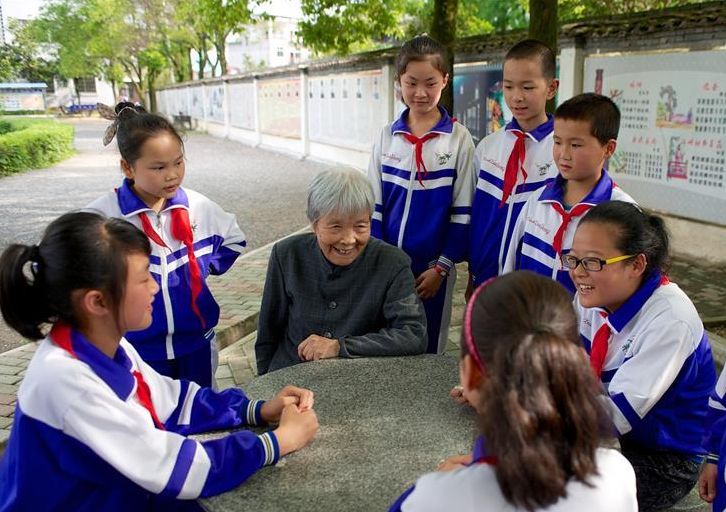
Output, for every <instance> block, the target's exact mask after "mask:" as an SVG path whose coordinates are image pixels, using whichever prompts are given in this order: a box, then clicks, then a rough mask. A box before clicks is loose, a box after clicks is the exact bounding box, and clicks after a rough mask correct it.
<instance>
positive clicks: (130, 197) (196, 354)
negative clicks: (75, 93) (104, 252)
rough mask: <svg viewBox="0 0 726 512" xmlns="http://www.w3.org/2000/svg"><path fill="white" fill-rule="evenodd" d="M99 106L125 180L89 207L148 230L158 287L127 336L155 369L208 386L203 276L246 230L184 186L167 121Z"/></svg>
mask: <svg viewBox="0 0 726 512" xmlns="http://www.w3.org/2000/svg"><path fill="white" fill-rule="evenodd" d="M99 111H100V112H101V114H102V115H103V116H104V117H106V118H107V119H109V120H112V121H113V122H112V124H111V125H110V126H109V127H108V129H107V130H106V133H105V135H104V140H103V142H104V144H108V143H109V142H111V140H112V139H113V137H114V135H115V136H116V141H117V142H118V149H119V153H120V154H121V170H122V171H123V174H124V180H123V182H122V183H121V186H120V187H119V188H117V189H116V190H114V191H111V192H109V193H108V194H106V195H104V196H103V197H101V198H99V199H97V200H96V201H94V202H93V203H91V204H90V205H89V206H88V207H87V209H88V210H90V211H97V212H100V213H102V214H104V215H106V216H108V217H118V218H122V219H126V220H128V221H129V222H131V223H132V224H133V225H135V226H136V227H137V228H139V229H140V230H142V231H143V232H144V233H145V234H146V236H147V237H148V238H149V241H150V243H151V273H152V274H153V276H154V279H155V280H156V282H157V283H158V284H159V286H160V287H161V293H159V294H157V295H156V298H155V299H154V320H153V322H152V324H151V325H150V326H149V327H148V328H147V329H144V330H142V331H140V332H134V333H129V341H130V342H131V343H132V344H133V345H134V347H136V349H137V350H138V351H139V353H140V354H141V357H143V358H144V360H145V361H146V362H148V363H149V364H150V365H151V366H152V367H153V368H154V369H155V370H156V371H158V372H159V373H161V374H163V375H167V376H169V377H172V378H174V379H187V380H192V381H194V382H196V383H197V384H199V385H200V386H212V385H213V384H214V374H215V371H216V368H217V348H216V339H215V335H214V327H215V326H216V325H217V322H218V321H219V305H218V304H217V302H216V301H215V300H214V297H213V296H212V293H211V291H210V290H209V287H208V286H207V283H206V279H207V276H209V275H210V274H213V275H219V274H223V273H224V272H226V271H227V269H229V268H230V267H231V266H232V264H233V263H234V262H235V260H236V259H237V257H238V256H239V255H240V253H241V252H242V251H243V249H244V247H245V245H246V242H245V235H244V233H242V231H241V230H240V228H239V226H238V225H237V221H236V219H235V217H234V215H232V214H230V213H226V212H224V211H223V210H222V208H220V207H219V205H217V204H216V203H214V202H213V201H211V200H210V199H208V198H207V197H205V196H203V195H201V194H199V193H197V192H195V191H193V190H190V189H186V188H183V187H182V182H183V180H184V174H185V155H184V144H183V142H182V139H181V137H180V136H179V134H178V133H177V131H176V129H175V128H174V126H172V125H171V124H170V123H169V121H167V120H166V119H164V118H163V117H160V116H157V115H155V114H150V113H148V112H146V111H145V110H144V109H143V108H142V107H140V106H138V105H134V104H132V103H125V102H123V103H119V104H118V105H116V108H115V110H112V109H110V108H109V107H106V106H105V105H99Z"/></svg>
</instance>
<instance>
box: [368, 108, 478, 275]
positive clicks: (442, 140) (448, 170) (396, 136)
mask: <svg viewBox="0 0 726 512" xmlns="http://www.w3.org/2000/svg"><path fill="white" fill-rule="evenodd" d="M439 110H440V111H441V120H440V121H439V122H438V123H437V124H436V126H434V127H433V128H432V129H431V131H430V132H429V133H430V134H437V136H436V137H434V138H432V139H430V140H427V141H426V142H425V143H423V145H422V151H421V158H422V164H423V165H419V166H418V168H417V164H416V161H417V158H416V147H415V145H414V144H412V143H410V142H408V140H406V138H405V135H404V134H409V135H410V130H409V128H408V126H407V125H406V118H407V117H408V109H406V110H405V111H404V112H403V113H402V114H401V117H400V118H399V119H398V120H396V121H395V122H394V123H392V124H391V125H388V126H386V127H385V128H383V130H382V131H381V135H380V137H379V138H378V140H377V141H376V142H375V144H374V146H373V152H372V155H371V161H370V165H369V168H368V177H369V180H370V182H371V184H372V186H373V193H374V196H375V201H376V203H375V211H374V213H373V220H372V224H371V234H372V235H373V236H374V237H376V238H379V239H381V240H384V241H386V242H388V243H389V244H391V245H395V246H397V247H400V248H401V249H403V250H404V252H405V253H406V254H408V255H409V256H410V257H411V260H412V270H413V272H414V274H415V275H418V274H419V273H420V272H422V271H424V270H426V269H427V268H429V267H430V266H432V265H433V264H436V263H438V264H439V265H441V266H442V267H444V268H445V269H447V270H449V269H451V267H452V266H453V265H454V264H455V263H457V262H459V261H462V259H463V258H464V253H465V251H466V239H467V237H468V232H469V221H470V217H471V199H472V194H473V190H474V181H475V178H474V167H473V160H472V159H473V153H474V143H473V142H472V140H471V135H470V134H469V131H468V130H467V129H466V128H465V127H464V126H463V125H461V124H460V123H458V122H456V121H455V120H453V119H452V118H451V117H449V114H448V113H447V112H446V111H445V110H444V109H441V108H440V109H439ZM424 167H425V169H426V171H424Z"/></svg>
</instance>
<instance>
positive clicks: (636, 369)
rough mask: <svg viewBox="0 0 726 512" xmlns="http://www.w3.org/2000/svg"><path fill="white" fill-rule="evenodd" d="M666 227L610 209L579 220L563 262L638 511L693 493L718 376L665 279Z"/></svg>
mask: <svg viewBox="0 0 726 512" xmlns="http://www.w3.org/2000/svg"><path fill="white" fill-rule="evenodd" d="M668 260H669V241H668V233H667V232H666V229H665V226H664V223H663V220H662V219H661V218H659V217H657V216H654V215H648V214H646V213H644V212H643V211H641V210H640V209H639V208H638V207H637V206H634V205H632V204H629V203H625V202H622V201H609V202H606V203H602V204H599V205H598V206H596V207H594V208H593V209H592V210H590V211H589V212H588V213H587V215H585V217H583V219H582V220H581V221H580V224H579V226H578V228H577V231H576V233H575V236H574V239H573V243H572V251H571V252H570V253H568V254H567V255H566V256H564V257H563V258H562V263H563V265H564V266H565V267H566V268H568V269H569V272H570V277H571V278H572V281H573V282H574V284H575V287H576V289H577V293H576V295H575V299H574V304H575V309H576V311H577V313H578V316H579V320H580V335H581V337H582V341H583V343H584V345H585V348H586V350H587V352H588V354H589V356H590V365H591V367H592V370H593V371H594V373H595V375H596V376H597V377H598V379H599V380H600V381H601V383H602V386H603V389H604V391H605V393H606V396H605V397H604V401H605V404H606V407H607V408H608V409H609V411H610V413H611V414H612V417H613V422H614V425H615V428H616V429H617V433H618V436H619V438H620V445H621V447H622V453H623V455H625V457H627V458H628V460H630V462H631V464H632V465H633V468H634V469H635V475H636V479H637V484H638V504H639V507H640V510H641V511H644V512H647V511H649V510H661V509H664V508H668V507H671V506H672V505H674V504H675V503H676V502H678V501H679V500H680V499H681V498H683V497H684V496H685V495H686V494H688V492H689V491H690V490H691V488H692V487H693V485H694V484H695V482H696V480H697V478H698V471H699V466H700V464H701V461H702V460H703V456H704V454H705V451H706V450H705V448H704V445H703V436H704V433H705V430H706V428H705V427H706V413H707V408H708V397H709V393H710V392H711V391H712V390H713V387H714V384H715V381H716V374H715V368H714V362H713V358H712V356H711V346H710V344H709V341H708V337H707V335H706V331H705V330H704V328H703V324H702V323H701V320H700V318H699V316H698V312H697V311H696V308H695V307H694V306H693V303H692V302H691V300H690V299H689V298H688V296H686V294H685V293H684V292H683V291H682V290H681V289H680V288H679V287H678V286H677V285H676V284H674V283H672V282H670V281H669V280H668V278H667V277H666V271H667V269H668Z"/></svg>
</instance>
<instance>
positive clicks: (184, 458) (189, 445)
mask: <svg viewBox="0 0 726 512" xmlns="http://www.w3.org/2000/svg"><path fill="white" fill-rule="evenodd" d="M196 451H197V443H196V441H192V440H191V439H185V440H184V441H183V442H182V445H181V447H180V448H179V454H178V455H177V457H176V462H175V463H174V469H173V470H172V471H171V476H170V477H169V481H168V482H167V483H166V487H164V490H163V491H161V495H162V496H170V497H173V498H176V497H177V496H178V495H179V493H180V492H181V490H182V487H184V482H186V480H187V475H188V474H189V468H191V467H192V462H193V461H194V454H195V453H196Z"/></svg>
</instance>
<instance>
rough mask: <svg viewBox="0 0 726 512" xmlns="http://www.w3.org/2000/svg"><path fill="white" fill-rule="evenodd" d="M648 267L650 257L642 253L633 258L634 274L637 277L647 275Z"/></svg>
mask: <svg viewBox="0 0 726 512" xmlns="http://www.w3.org/2000/svg"><path fill="white" fill-rule="evenodd" d="M647 266H648V257H647V256H646V255H645V254H643V253H640V254H638V255H637V256H636V257H635V258H633V272H634V274H635V276H636V277H640V276H642V275H643V274H644V273H645V269H646V267H647Z"/></svg>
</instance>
